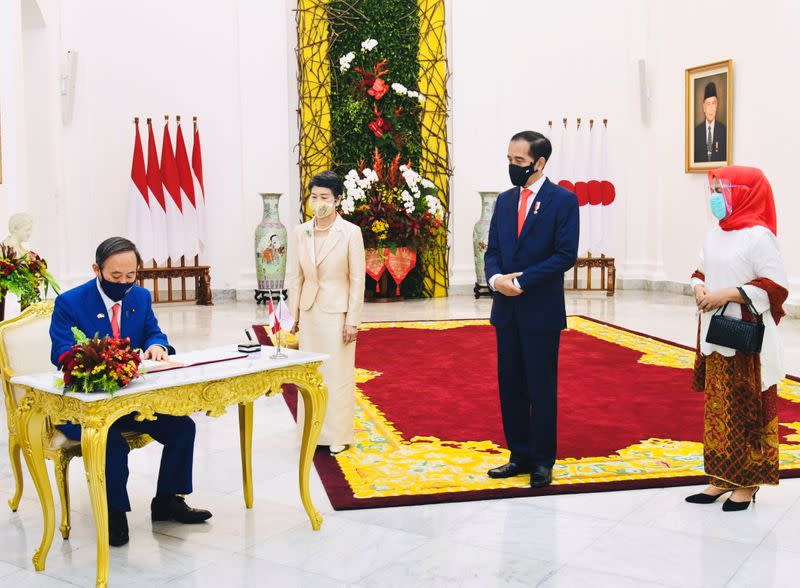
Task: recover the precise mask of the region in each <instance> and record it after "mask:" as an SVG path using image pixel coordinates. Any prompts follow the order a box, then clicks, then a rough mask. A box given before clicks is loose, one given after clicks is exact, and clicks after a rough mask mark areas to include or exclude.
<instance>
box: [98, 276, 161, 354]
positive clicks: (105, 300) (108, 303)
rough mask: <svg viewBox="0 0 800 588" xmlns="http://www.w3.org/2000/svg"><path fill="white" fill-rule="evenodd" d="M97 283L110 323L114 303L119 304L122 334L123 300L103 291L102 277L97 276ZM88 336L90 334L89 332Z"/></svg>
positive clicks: (119, 321) (119, 320) (120, 330)
mask: <svg viewBox="0 0 800 588" xmlns="http://www.w3.org/2000/svg"><path fill="white" fill-rule="evenodd" d="M96 283H97V291H98V292H100V298H102V299H103V304H104V305H105V307H106V312H107V314H106V316H107V317H108V322H109V323H110V322H111V317H112V316H114V311H113V310H112V309H113V308H114V305H115V304H119V315H118V316H117V322H118V323H119V333H120V336H122V300H120V301H119V302H114V301H113V300H111V298H109V297H108V296H107V295H106V293H105V292H103V287H102V286H101V285H100V278H97V280H96ZM87 336H89V334H88V333H87ZM156 345H158V346H159V347H161V349H163V350H164V351H169V350H168V349H167V348H166V347H165V346H164V345H161V344H160V343H156ZM142 351H147V349H143V350H142Z"/></svg>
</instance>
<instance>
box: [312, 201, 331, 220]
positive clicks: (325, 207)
mask: <svg viewBox="0 0 800 588" xmlns="http://www.w3.org/2000/svg"><path fill="white" fill-rule="evenodd" d="M334 210H335V206H334V205H333V204H331V203H330V202H317V203H315V204H312V205H311V212H313V213H314V216H315V217H317V218H318V219H323V218H327V217H328V216H330V215H331V214H332V213H333V211H334Z"/></svg>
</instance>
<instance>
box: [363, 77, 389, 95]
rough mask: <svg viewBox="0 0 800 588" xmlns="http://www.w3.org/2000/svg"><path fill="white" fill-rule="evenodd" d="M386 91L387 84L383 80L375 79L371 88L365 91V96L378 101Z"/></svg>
mask: <svg viewBox="0 0 800 588" xmlns="http://www.w3.org/2000/svg"><path fill="white" fill-rule="evenodd" d="M388 91H389V84H387V83H386V82H385V81H384V80H383V78H375V81H374V82H373V83H372V87H371V88H370V89H369V90H367V94H369V95H370V96H372V97H373V98H375V100H380V99H381V98H383V97H384V96H385V95H386V92H388Z"/></svg>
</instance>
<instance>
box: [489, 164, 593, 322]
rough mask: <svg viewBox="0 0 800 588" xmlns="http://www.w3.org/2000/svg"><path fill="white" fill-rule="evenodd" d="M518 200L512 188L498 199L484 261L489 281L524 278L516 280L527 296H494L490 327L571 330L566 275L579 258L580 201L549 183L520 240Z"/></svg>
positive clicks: (539, 197) (516, 193) (517, 192)
mask: <svg viewBox="0 0 800 588" xmlns="http://www.w3.org/2000/svg"><path fill="white" fill-rule="evenodd" d="M519 194H520V188H512V189H511V190H507V191H505V192H503V193H502V194H500V196H499V197H498V198H497V202H496V204H495V209H494V214H492V222H491V224H490V226H489V245H488V248H487V249H486V254H485V255H484V261H485V266H486V275H487V276H488V277H490V278H491V277H492V276H494V275H496V274H510V273H514V272H522V275H521V276H519V277H518V278H517V280H518V281H519V285H520V287H521V288H522V289H523V293H522V294H521V295H519V296H504V295H503V294H500V293H499V292H495V294H494V299H493V302H492V315H491V322H492V324H493V325H494V326H495V327H500V328H502V327H505V326H507V325H508V324H509V323H510V322H511V321H512V320H516V321H517V323H518V325H519V327H520V328H521V329H523V330H525V331H528V332H531V333H541V334H545V333H552V332H557V331H560V330H562V329H565V328H566V327H567V313H566V308H565V305H564V272H566V271H567V270H568V269H570V268H571V267H572V266H573V265H575V260H576V259H577V257H578V234H579V232H580V227H579V222H580V221H579V214H578V198H577V196H575V194H573V193H572V192H570V191H569V190H566V189H565V188H562V187H561V186H557V185H556V184H553V183H552V182H551V181H550V180H547V179H546V180H545V181H544V184H542V187H541V188H540V189H539V193H538V194H537V195H536V200H535V201H534V203H533V205H532V206H531V209H530V212H529V213H528V215H527V217H525V224H524V225H523V226H522V232H521V234H520V235H519V237H517V209H518V206H519ZM537 203H538V207H539V208H538V212H537V213H536V214H534V211H535V210H536V206H537Z"/></svg>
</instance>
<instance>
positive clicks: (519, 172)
mask: <svg viewBox="0 0 800 588" xmlns="http://www.w3.org/2000/svg"><path fill="white" fill-rule="evenodd" d="M535 173H536V169H535V168H534V164H533V163H529V164H528V165H526V166H525V167H522V166H521V165H514V164H513V163H509V164H508V177H509V178H511V183H512V184H514V185H515V186H519V187H522V186H524V185H525V183H526V182H527V181H528V180H529V179H530V177H531V176H532V175H533V174H535Z"/></svg>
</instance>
